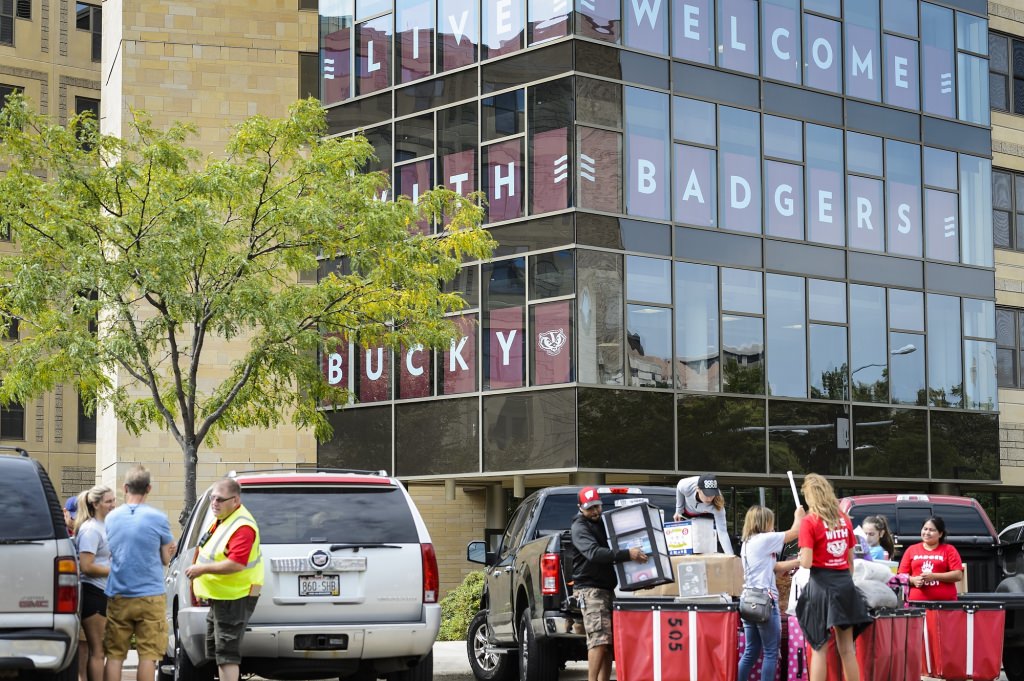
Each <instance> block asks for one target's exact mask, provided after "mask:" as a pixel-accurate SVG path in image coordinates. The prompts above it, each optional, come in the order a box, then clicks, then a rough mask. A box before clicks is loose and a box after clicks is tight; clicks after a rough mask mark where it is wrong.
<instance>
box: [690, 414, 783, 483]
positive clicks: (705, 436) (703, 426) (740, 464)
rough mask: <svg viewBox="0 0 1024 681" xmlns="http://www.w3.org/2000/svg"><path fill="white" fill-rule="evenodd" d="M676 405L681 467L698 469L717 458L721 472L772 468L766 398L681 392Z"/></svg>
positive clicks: (716, 464) (756, 471)
mask: <svg viewBox="0 0 1024 681" xmlns="http://www.w3.org/2000/svg"><path fill="white" fill-rule="evenodd" d="M676 405H677V406H676V412H677V414H678V419H679V427H678V436H679V467H680V468H685V469H692V470H696V469H700V468H701V466H703V465H705V462H708V461H714V462H715V469H716V470H720V471H730V472H735V473H764V472H766V471H767V470H768V466H767V462H766V461H765V436H764V427H765V401H764V400H763V399H744V398H742V397H720V396H717V395H715V396H711V395H679V397H678V400H677V402H676Z"/></svg>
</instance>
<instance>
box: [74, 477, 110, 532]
mask: <svg viewBox="0 0 1024 681" xmlns="http://www.w3.org/2000/svg"><path fill="white" fill-rule="evenodd" d="M113 491H114V490H112V489H110V488H109V487H107V486H106V485H96V486H95V487H93V488H92V489H87V490H85V491H84V492H82V493H80V494H79V495H78V513H77V515H75V533H76V534H77V533H78V530H80V529H81V528H82V525H84V524H85V521H86V520H92V519H93V518H95V517H96V506H97V505H98V504H99V503H100V502H101V501H103V497H105V496H106V495H108V494H111V493H113Z"/></svg>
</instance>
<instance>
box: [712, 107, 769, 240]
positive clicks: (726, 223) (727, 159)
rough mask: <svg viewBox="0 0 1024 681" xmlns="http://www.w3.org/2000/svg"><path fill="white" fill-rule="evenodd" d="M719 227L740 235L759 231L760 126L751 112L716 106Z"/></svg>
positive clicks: (757, 116)
mask: <svg viewBox="0 0 1024 681" xmlns="http://www.w3.org/2000/svg"><path fill="white" fill-rule="evenodd" d="M718 113H719V123H720V125H721V131H720V134H719V138H720V139H721V140H722V144H721V159H720V163H719V186H720V187H721V188H722V194H723V195H724V196H723V204H724V205H723V206H722V222H721V225H722V227H724V228H725V229H735V230H738V231H741V232H753V233H755V234H756V233H760V232H761V172H760V166H761V123H760V116H759V115H758V114H756V113H753V112H750V111H741V110H739V109H733V108H731V107H727V106H723V107H719V112H718Z"/></svg>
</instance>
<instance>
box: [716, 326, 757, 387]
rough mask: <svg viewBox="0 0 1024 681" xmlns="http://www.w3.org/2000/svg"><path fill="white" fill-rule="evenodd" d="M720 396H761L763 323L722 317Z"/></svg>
mask: <svg viewBox="0 0 1024 681" xmlns="http://www.w3.org/2000/svg"><path fill="white" fill-rule="evenodd" d="M722 360H723V362H724V366H723V368H722V392H727V393H742V394H746V395H763V394H764V322H763V320H761V319H760V318H759V317H739V316H736V315H722Z"/></svg>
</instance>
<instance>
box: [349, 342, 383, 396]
mask: <svg viewBox="0 0 1024 681" xmlns="http://www.w3.org/2000/svg"><path fill="white" fill-rule="evenodd" d="M357 394H358V395H359V401H360V402H380V401H381V400H389V399H391V351H390V350H388V349H387V348H383V347H377V348H369V349H367V348H360V350H359V388H358V390H357Z"/></svg>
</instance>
